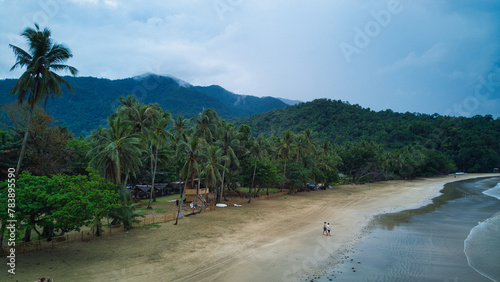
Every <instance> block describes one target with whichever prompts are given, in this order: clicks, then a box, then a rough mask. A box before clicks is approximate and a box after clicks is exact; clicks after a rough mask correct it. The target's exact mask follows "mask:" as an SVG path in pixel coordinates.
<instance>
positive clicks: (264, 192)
mask: <svg viewBox="0 0 500 282" xmlns="http://www.w3.org/2000/svg"><path fill="white" fill-rule="evenodd" d="M249 189H250V188H249V187H239V188H236V190H237V191H239V192H242V193H248V190H249ZM253 190H254V192H255V191H257V189H256V188H254V189H253ZM266 192H267V188H262V190H260V191H259V195H265V194H266ZM279 192H281V188H269V194H274V193H279Z"/></svg>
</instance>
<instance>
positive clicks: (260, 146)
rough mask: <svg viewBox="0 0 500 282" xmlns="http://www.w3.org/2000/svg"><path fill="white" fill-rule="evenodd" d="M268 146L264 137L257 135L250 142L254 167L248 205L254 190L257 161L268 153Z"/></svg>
mask: <svg viewBox="0 0 500 282" xmlns="http://www.w3.org/2000/svg"><path fill="white" fill-rule="evenodd" d="M270 150H271V148H270V145H269V142H268V140H267V139H266V138H264V136H262V135H259V136H258V137H257V139H252V140H251V141H250V155H251V156H252V157H253V159H254V166H253V175H252V185H251V186H250V191H249V194H250V199H249V200H248V202H249V203H251V202H252V198H253V195H252V193H253V188H254V183H255V173H256V172H257V161H258V160H261V159H263V158H264V157H265V156H266V155H267V153H268V151H270Z"/></svg>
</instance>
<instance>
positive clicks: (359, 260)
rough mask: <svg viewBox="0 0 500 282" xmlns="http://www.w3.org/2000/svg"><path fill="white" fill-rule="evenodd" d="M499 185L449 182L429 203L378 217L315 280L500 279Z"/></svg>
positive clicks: (491, 180)
mask: <svg viewBox="0 0 500 282" xmlns="http://www.w3.org/2000/svg"><path fill="white" fill-rule="evenodd" d="M499 183H500V177H494V178H484V179H475V180H466V181H459V182H454V183H450V184H447V185H446V186H445V187H444V189H443V190H442V193H443V194H442V195H441V196H439V197H437V198H434V199H433V203H432V204H430V205H427V206H425V207H421V208H419V209H414V210H406V211H402V212H398V213H392V214H384V215H381V216H377V217H376V218H375V219H374V220H373V221H372V222H371V223H370V224H369V226H368V227H367V228H366V229H365V235H364V236H363V237H362V238H361V239H358V240H357V241H356V242H353V244H352V245H351V246H349V247H348V248H347V249H346V251H345V252H344V253H342V254H341V255H340V257H335V258H332V259H333V260H334V261H335V262H336V264H335V266H334V267H332V268H330V269H327V270H326V274H324V275H323V276H321V277H320V278H318V277H315V278H313V279H312V280H314V281H335V280H337V281H492V280H493V281H499V282H500V184H499ZM333 236H335V234H333Z"/></svg>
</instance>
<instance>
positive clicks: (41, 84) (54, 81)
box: [9, 23, 78, 171]
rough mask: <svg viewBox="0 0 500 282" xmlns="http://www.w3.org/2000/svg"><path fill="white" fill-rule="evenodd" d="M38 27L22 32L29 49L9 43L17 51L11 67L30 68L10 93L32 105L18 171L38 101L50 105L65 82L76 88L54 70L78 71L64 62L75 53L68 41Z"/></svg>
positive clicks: (74, 72) (59, 94) (21, 101)
mask: <svg viewBox="0 0 500 282" xmlns="http://www.w3.org/2000/svg"><path fill="white" fill-rule="evenodd" d="M35 28H36V29H32V28H26V29H25V30H24V32H23V33H21V36H23V37H25V38H26V40H27V41H28V44H29V51H25V50H23V49H21V48H20V47H17V46H14V45H11V44H9V46H10V48H12V50H13V51H14V54H15V55H16V63H15V64H14V66H12V68H11V69H10V70H11V71H12V70H14V69H16V68H26V71H25V72H24V73H23V74H22V75H21V77H20V78H19V79H18V80H17V82H16V84H15V85H14V87H13V88H12V90H11V91H10V94H11V95H17V101H18V103H19V105H21V104H23V103H24V101H25V100H27V102H28V104H29V105H30V111H29V115H28V120H27V122H26V128H25V132H24V138H23V143H22V146H21V152H20V154H19V160H18V162H17V168H16V171H19V169H20V168H21V163H22V161H23V157H24V152H25V150H26V143H27V140H28V133H29V125H30V121H31V117H32V116H33V110H34V108H35V105H37V104H39V103H41V102H42V101H43V102H44V103H45V107H46V106H47V101H48V99H49V97H53V96H57V97H60V96H61V95H62V88H61V84H64V85H65V86H66V88H67V89H68V90H70V91H74V90H73V87H71V85H70V84H69V83H68V82H67V81H66V80H64V79H63V78H62V77H60V76H59V75H58V74H56V73H55V72H54V71H62V70H64V71H69V72H70V73H71V74H72V75H73V76H75V75H76V74H77V72H78V71H77V69H76V68H74V67H72V66H68V65H65V64H63V63H64V62H65V61H66V60H68V59H69V58H71V57H73V55H72V54H71V51H70V50H69V49H68V48H66V47H65V46H64V45H61V44H55V43H54V42H53V41H52V39H51V38H50V35H51V32H50V30H49V29H48V28H45V29H44V30H40V27H39V26H38V24H36V23H35ZM26 96H27V97H26Z"/></svg>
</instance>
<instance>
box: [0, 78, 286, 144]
mask: <svg viewBox="0 0 500 282" xmlns="http://www.w3.org/2000/svg"><path fill="white" fill-rule="evenodd" d="M64 79H65V80H66V81H68V82H69V84H71V85H72V86H73V88H74V93H71V91H68V90H67V89H65V88H64V87H63V95H62V96H61V97H60V98H57V99H49V102H48V103H47V112H48V113H50V114H51V115H52V116H54V118H55V119H56V120H58V121H59V122H60V124H61V125H63V126H67V127H68V128H69V130H70V131H71V132H73V133H74V134H75V135H77V136H79V135H83V136H87V135H89V134H90V132H91V131H92V130H94V129H96V128H98V127H104V126H106V119H107V117H108V116H109V115H110V114H112V113H113V112H114V111H115V110H116V108H117V107H118V106H119V105H118V102H117V101H118V97H120V96H123V97H126V96H127V95H134V96H135V97H136V98H137V99H138V100H139V101H141V102H143V103H146V104H149V103H158V104H159V105H160V106H162V107H163V108H164V109H165V110H168V111H169V112H170V113H171V114H172V115H175V116H177V115H182V116H184V117H188V118H190V117H193V116H195V115H196V114H198V113H199V112H201V111H203V109H204V108H211V109H214V110H215V111H217V113H218V114H219V115H220V116H221V117H223V118H235V117H244V116H248V115H253V114H256V113H261V112H265V111H269V110H272V109H277V108H284V107H286V106H287V104H285V103H283V102H282V101H281V100H279V99H277V98H273V97H262V98H259V97H255V96H250V95H239V94H235V93H232V92H230V91H227V90H225V89H224V88H222V87H220V86H217V85H212V86H192V85H189V84H187V83H185V82H182V81H180V80H177V79H174V78H172V77H166V76H159V75H153V74H148V75H143V76H139V77H133V78H126V79H118V80H109V79H103V78H95V77H68V76H66V77H64ZM15 83H16V80H15V79H5V80H0V100H1V102H0V106H3V105H6V104H8V103H11V102H13V101H15V100H16V97H15V96H11V95H9V93H10V91H11V89H12V87H13V86H14V84H15ZM9 124H10V121H9V120H8V117H7V115H6V114H5V113H2V114H1V115H0V129H3V130H6V129H7V127H8V126H9Z"/></svg>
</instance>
